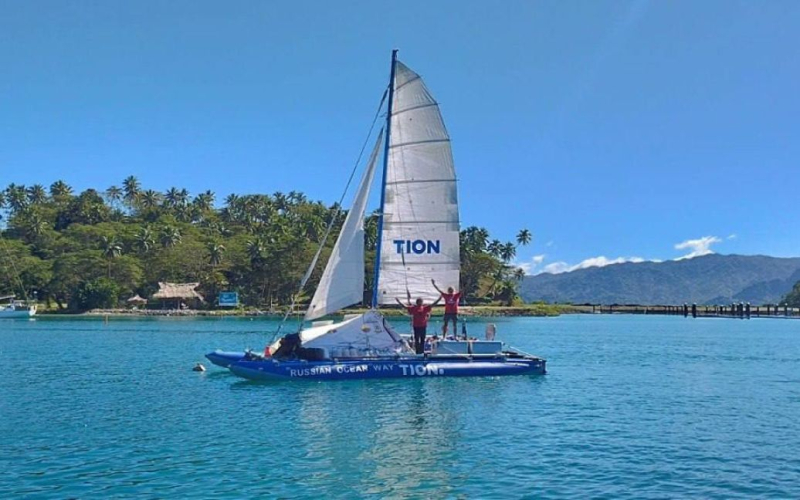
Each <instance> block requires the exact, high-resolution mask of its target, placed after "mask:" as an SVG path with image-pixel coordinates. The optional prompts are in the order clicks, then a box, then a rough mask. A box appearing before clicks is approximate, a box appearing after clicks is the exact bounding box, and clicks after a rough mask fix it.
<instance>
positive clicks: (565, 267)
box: [518, 234, 736, 274]
mask: <svg viewBox="0 0 800 500" xmlns="http://www.w3.org/2000/svg"><path fill="white" fill-rule="evenodd" d="M735 238H736V234H730V235H728V237H727V238H726V239H728V240H732V239H735ZM722 242H723V240H722V239H721V238H718V237H716V236H703V237H702V238H697V239H694V240H686V241H682V242H680V243H678V244H676V245H675V249H676V250H689V253H687V254H686V255H683V256H681V257H678V258H677V259H675V260H683V259H691V258H694V257H699V256H701V255H708V254H710V253H714V251H713V250H711V245H714V244H717V243H722ZM548 244H549V242H548ZM544 260H545V255H544V254H542V255H536V256H534V257H533V258H532V259H531V261H530V262H524V263H522V264H518V266H519V267H521V268H523V269H524V270H525V274H541V273H550V274H560V273H568V272H571V271H577V270H578V269H586V268H588V267H604V266H609V265H612V264H623V263H625V262H634V263H635V262H645V261H647V262H662V261H661V260H660V259H643V258H642V257H617V258H616V259H610V258H608V257H606V256H605V255H598V256H597V257H590V258H588V259H584V260H582V261H581V262H579V263H577V264H569V263H567V262H564V261H563V260H560V261H556V262H551V263H549V264H546V265H543V264H544Z"/></svg>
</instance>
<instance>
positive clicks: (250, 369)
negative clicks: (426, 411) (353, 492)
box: [229, 357, 546, 381]
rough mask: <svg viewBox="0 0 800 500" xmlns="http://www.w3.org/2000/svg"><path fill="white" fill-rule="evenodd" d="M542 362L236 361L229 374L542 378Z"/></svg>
mask: <svg viewBox="0 0 800 500" xmlns="http://www.w3.org/2000/svg"><path fill="white" fill-rule="evenodd" d="M545 364H546V361H545V360H544V359H541V358H535V357H530V358H527V357H525V358H492V359H473V360H465V359H460V358H450V359H434V358H428V359H420V358H407V359H402V358H401V359H386V360H381V359H360V360H359V359H356V360H347V361H344V360H342V361H335V360H325V361H304V360H286V361H278V360H263V361H244V360H242V361H237V362H235V363H232V364H231V365H230V366H229V368H230V370H231V371H232V372H233V373H234V374H236V375H238V376H240V377H243V378H246V379H249V380H261V381H266V380H362V379H382V378H419V377H476V376H481V377H499V376H507V375H544V374H545V373H546V370H545Z"/></svg>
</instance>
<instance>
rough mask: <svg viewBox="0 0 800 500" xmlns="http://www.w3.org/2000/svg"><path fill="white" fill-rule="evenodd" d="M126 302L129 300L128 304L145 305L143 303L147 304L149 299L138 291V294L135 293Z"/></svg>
mask: <svg viewBox="0 0 800 500" xmlns="http://www.w3.org/2000/svg"><path fill="white" fill-rule="evenodd" d="M125 302H127V303H128V304H130V305H132V306H143V305H145V304H147V299H144V298H142V297H140V296H139V294H138V293H137V294H136V295H134V296H133V297H131V298H129V299H128V300H126V301H125Z"/></svg>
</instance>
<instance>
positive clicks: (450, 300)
mask: <svg viewBox="0 0 800 500" xmlns="http://www.w3.org/2000/svg"><path fill="white" fill-rule="evenodd" d="M431 284H432V285H433V288H435V289H436V291H437V292H439V294H440V295H441V297H439V298H440V299H444V326H443V327H442V336H447V323H448V322H450V321H452V322H453V333H455V334H456V335H458V302H459V301H460V300H461V292H456V291H455V290H454V289H453V287H452V286H449V287H447V293H444V292H443V291H441V290H439V287H438V286H436V280H431Z"/></svg>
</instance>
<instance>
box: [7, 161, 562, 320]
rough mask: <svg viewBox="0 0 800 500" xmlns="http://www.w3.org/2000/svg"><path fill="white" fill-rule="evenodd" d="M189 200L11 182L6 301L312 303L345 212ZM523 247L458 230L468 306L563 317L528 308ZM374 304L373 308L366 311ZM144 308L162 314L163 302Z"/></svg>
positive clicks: (178, 195)
mask: <svg viewBox="0 0 800 500" xmlns="http://www.w3.org/2000/svg"><path fill="white" fill-rule="evenodd" d="M216 201H217V199H216V195H215V193H214V192H212V191H205V192H202V193H199V194H197V195H195V196H191V195H190V193H189V192H188V191H187V190H186V189H181V188H177V187H173V188H171V189H169V190H168V191H166V192H163V193H162V192H159V191H156V190H153V189H144V188H143V187H142V186H141V183H140V182H139V180H138V179H137V178H136V177H134V176H129V177H127V178H126V179H125V180H124V181H123V182H122V184H121V186H111V187H108V188H107V189H103V190H98V189H86V190H84V191H83V192H80V193H75V192H74V191H73V189H72V188H71V187H70V186H69V185H68V184H67V183H66V182H64V181H63V180H58V181H55V182H53V183H52V184H51V185H50V186H49V189H48V188H45V186H43V185H40V184H36V185H33V186H24V185H18V184H10V185H8V186H7V187H6V188H5V189H3V190H2V191H0V217H2V218H1V219H0V224H2V226H0V227H1V228H2V230H0V295H5V294H16V295H17V296H24V297H30V298H33V297H35V298H36V300H37V301H38V302H39V304H40V307H42V308H43V309H44V310H46V311H50V312H64V313H80V312H85V311H89V310H93V309H116V308H121V307H125V306H126V304H127V301H128V300H129V299H131V298H134V300H136V299H135V298H136V297H137V296H138V297H141V298H148V297H153V296H154V294H156V293H157V291H158V290H159V283H160V282H161V283H163V282H171V283H196V284H197V291H198V292H199V293H200V294H201V295H202V297H204V300H203V302H202V304H200V305H199V308H200V309H213V308H214V306H215V304H216V303H217V297H218V295H219V294H220V292H222V291H236V292H238V296H239V300H240V302H241V304H242V306H243V309H240V312H243V311H247V310H251V311H252V310H259V311H276V310H281V309H285V308H286V307H288V306H289V305H290V304H291V303H292V301H293V299H295V300H296V302H297V304H300V305H302V304H303V303H304V302H307V301H308V300H309V299H310V292H311V291H313V290H314V287H315V286H316V283H317V282H318V280H319V277H320V275H321V273H322V268H323V267H324V262H326V260H327V257H328V254H329V253H330V251H331V249H332V247H333V243H334V241H335V236H336V234H338V231H339V230H340V229H341V225H342V223H343V221H344V218H345V215H346V211H345V210H344V209H342V207H341V206H339V205H338V204H336V203H334V204H332V205H326V204H325V203H323V202H321V201H311V200H308V199H307V197H306V196H305V195H303V194H302V193H300V192H297V191H292V192H290V193H288V194H284V193H281V192H276V193H274V194H272V195H266V194H254V195H252V194H251V195H237V194H231V195H229V196H227V197H226V198H225V199H224V202H223V203H222V206H221V207H220V206H217V204H216ZM377 219H378V217H377V214H375V213H373V214H371V215H370V216H368V217H367V218H366V220H365V221H364V227H365V233H366V263H365V267H366V269H365V276H366V283H365V298H366V299H368V298H369V297H370V295H371V293H372V292H371V289H372V283H371V279H372V276H373V273H372V265H373V261H374V258H375V246H376V242H377ZM329 224H330V225H331V228H332V230H331V237H329V238H327V240H325V242H324V247H323V249H322V253H321V255H320V259H319V260H318V264H317V266H316V267H315V269H314V271H313V273H312V275H311V278H310V280H309V282H308V283H307V285H306V287H305V288H304V290H303V291H302V292H300V293H299V294H298V290H297V288H298V284H299V283H300V280H301V277H302V276H303V274H304V273H305V271H306V269H307V267H308V266H309V264H310V262H311V261H312V259H313V256H314V254H315V252H316V251H317V249H318V248H319V246H320V244H321V243H322V242H323V239H324V235H325V233H326V230H327V227H328V225H329ZM530 241H531V232H530V231H528V230H527V229H522V230H520V231H519V233H518V234H517V235H516V241H512V242H501V241H500V240H498V239H493V238H492V237H491V235H490V233H489V231H488V230H486V229H485V228H482V227H474V226H470V227H467V228H465V229H463V230H462V231H461V284H460V286H461V290H462V291H463V293H464V297H465V302H466V304H467V305H471V306H484V307H486V306H506V307H511V306H514V309H512V310H510V311H509V312H511V311H514V312H516V313H519V314H532V315H552V314H558V312H559V308H558V307H557V306H547V305H544V304H539V305H524V304H523V303H522V301H521V300H520V298H519V295H518V292H519V285H520V283H521V281H522V279H523V278H524V277H525V273H524V271H523V269H521V268H519V267H516V266H514V265H512V262H513V260H514V258H515V256H516V251H517V248H518V246H519V245H527V244H528V243H530ZM368 302H369V301H368V300H366V301H365V303H368ZM148 307H150V308H155V309H160V308H161V307H164V305H163V304H160V303H158V302H156V303H155V304H150V305H149V306H148Z"/></svg>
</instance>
